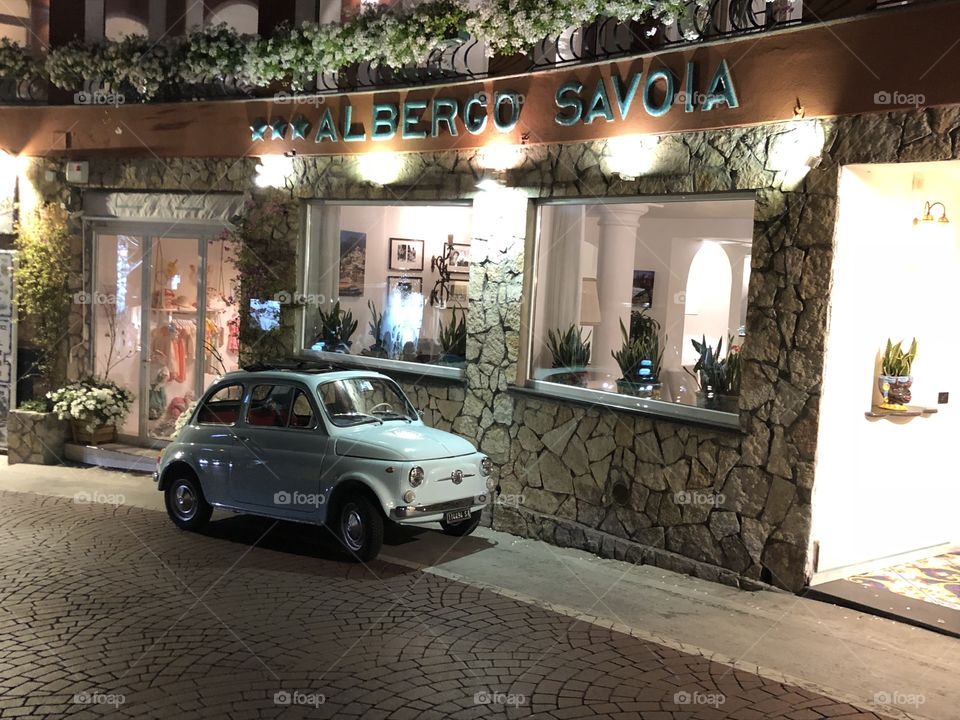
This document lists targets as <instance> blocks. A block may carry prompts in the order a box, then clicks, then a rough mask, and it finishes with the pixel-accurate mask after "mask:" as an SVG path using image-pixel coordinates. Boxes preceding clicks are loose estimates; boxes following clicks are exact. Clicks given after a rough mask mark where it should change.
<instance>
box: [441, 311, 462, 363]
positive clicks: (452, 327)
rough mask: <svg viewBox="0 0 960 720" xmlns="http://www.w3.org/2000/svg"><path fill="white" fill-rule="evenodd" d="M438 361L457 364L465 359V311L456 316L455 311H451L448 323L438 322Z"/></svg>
mask: <svg viewBox="0 0 960 720" xmlns="http://www.w3.org/2000/svg"><path fill="white" fill-rule="evenodd" d="M437 339H438V340H439V341H440V349H441V350H442V351H443V352H442V353H441V355H440V362H441V363H442V364H444V365H458V364H462V363H464V362H466V360H467V313H466V312H461V313H460V318H459V319H458V318H457V311H456V310H454V311H453V316H452V317H451V318H450V323H449V324H447V325H444V324H443V321H441V322H440V335H439V337H438V338H437Z"/></svg>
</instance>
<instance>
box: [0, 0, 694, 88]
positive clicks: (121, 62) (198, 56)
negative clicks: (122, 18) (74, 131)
mask: <svg viewBox="0 0 960 720" xmlns="http://www.w3.org/2000/svg"><path fill="white" fill-rule="evenodd" d="M709 4H710V0H553V1H552V2H543V0H480V1H479V3H478V4H477V6H476V7H475V8H474V9H468V8H467V7H466V3H461V2H457V1H456V0H427V2H423V3H419V4H417V5H415V6H413V7H412V8H408V9H406V10H403V11H400V12H395V11H393V10H389V9H388V8H386V7H385V6H379V5H378V6H369V5H364V6H362V7H361V9H360V11H359V12H358V13H357V14H356V15H354V16H353V17H351V18H348V19H347V20H346V21H345V22H343V23H327V24H322V25H318V24H316V23H304V24H303V25H300V26H296V27H293V26H289V25H285V26H281V27H279V28H277V30H276V32H275V33H274V34H273V35H272V36H271V37H268V38H264V37H259V36H257V35H244V34H240V33H237V32H236V31H234V30H232V29H231V28H229V27H227V26H226V25H215V26H212V27H206V28H202V29H197V30H193V31H191V32H189V33H187V34H186V35H182V36H178V37H170V38H165V39H163V40H162V41H159V42H154V41H150V40H147V38H144V37H142V36H128V37H126V38H124V39H123V40H119V41H115V42H112V41H107V42H97V43H84V42H80V41H73V42H70V43H67V44H65V45H62V46H60V47H57V48H54V49H53V50H51V51H50V53H49V55H48V56H47V60H46V63H45V64H44V65H43V67H42V68H41V67H39V66H37V65H36V63H35V61H33V60H32V58H30V57H29V55H28V54H27V53H26V52H25V51H24V50H23V49H22V48H20V47H19V46H17V45H16V44H15V43H10V42H8V41H2V43H0V77H5V76H17V77H21V76H23V75H25V74H29V73H40V72H41V71H42V72H43V73H44V74H45V75H46V76H47V77H48V78H49V79H50V81H51V82H52V83H53V84H54V85H56V86H57V87H59V88H62V89H64V90H74V91H75V90H79V89H81V88H82V87H83V83H84V81H85V79H88V78H97V79H99V80H101V81H102V82H104V83H106V84H108V85H109V86H110V87H111V88H112V89H114V90H121V89H123V88H126V89H132V90H133V91H135V92H136V93H137V94H138V95H139V96H140V99H142V100H149V99H151V98H154V97H156V96H157V95H159V94H160V93H161V92H162V91H163V90H164V89H165V88H168V87H176V86H179V85H182V84H188V85H190V84H206V83H210V82H212V81H231V82H234V83H236V84H237V85H238V86H248V87H254V88H262V87H266V86H269V85H270V84H271V83H277V82H280V83H287V84H290V85H291V86H292V87H293V88H294V89H295V90H298V89H301V88H302V87H303V86H304V85H305V83H304V81H303V80H304V78H305V77H312V76H314V75H315V74H316V73H322V72H336V71H338V70H340V69H342V68H345V67H349V66H350V65H352V64H354V63H358V62H361V61H369V62H371V63H373V64H374V65H387V66H390V67H402V66H404V65H419V64H423V63H424V62H425V61H426V60H427V59H428V58H429V57H430V54H431V53H433V52H435V51H438V50H443V49H444V48H445V47H447V46H449V44H450V43H451V42H454V41H456V40H458V39H460V40H462V39H464V38H466V37H467V36H470V37H473V38H474V39H476V40H478V41H480V42H482V43H484V44H485V45H486V49H487V53H488V54H490V55H493V54H495V53H516V52H527V51H529V50H530V49H531V48H532V47H534V46H535V45H537V44H538V43H540V42H542V41H543V40H544V39H545V38H550V37H555V36H557V35H559V34H560V33H562V32H563V31H564V30H565V29H567V28H570V27H576V26H580V25H584V24H587V23H590V22H592V21H594V20H595V19H597V18H601V17H611V18H616V19H617V20H620V21H628V20H640V19H641V18H649V19H651V20H653V21H654V22H656V23H659V24H660V25H665V26H666V25H671V24H673V23H675V22H677V21H678V20H679V19H688V20H689V19H691V16H692V14H695V13H698V12H701V11H702V10H703V9H704V8H706V7H708V6H709Z"/></svg>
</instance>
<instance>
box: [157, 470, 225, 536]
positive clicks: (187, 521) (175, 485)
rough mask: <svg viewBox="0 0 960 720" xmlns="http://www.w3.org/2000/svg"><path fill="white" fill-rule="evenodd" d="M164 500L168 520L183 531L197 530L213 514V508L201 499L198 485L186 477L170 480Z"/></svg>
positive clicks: (201, 492)
mask: <svg viewBox="0 0 960 720" xmlns="http://www.w3.org/2000/svg"><path fill="white" fill-rule="evenodd" d="M164 498H165V500H166V505H167V514H168V515H169V516H170V519H171V520H173V522H174V523H175V524H176V525H177V527H179V528H182V529H184V530H199V529H200V528H202V527H203V526H204V525H206V524H207V521H208V520H209V519H210V515H211V514H213V508H212V507H211V506H210V503H208V502H207V500H206V498H204V497H203V491H202V490H201V489H200V483H199V482H198V481H197V479H196V478H193V477H189V476H187V475H183V476H180V477H175V478H173V479H171V480H170V482H169V483H168V484H167V491H166V493H165V494H164Z"/></svg>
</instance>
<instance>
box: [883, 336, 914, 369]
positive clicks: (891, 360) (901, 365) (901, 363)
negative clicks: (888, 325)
mask: <svg viewBox="0 0 960 720" xmlns="http://www.w3.org/2000/svg"><path fill="white" fill-rule="evenodd" d="M916 357H917V339H916V338H914V339H913V342H912V343H910V349H909V350H904V349H903V340H901V341H900V342H898V343H897V344H896V345H894V344H893V341H891V340H890V339H889V338H887V347H886V348H885V349H884V351H883V362H882V364H881V369H880V373H881V374H882V375H890V376H892V377H903V376H904V375H909V374H910V370H911V369H912V368H913V361H914V360H915V359H916Z"/></svg>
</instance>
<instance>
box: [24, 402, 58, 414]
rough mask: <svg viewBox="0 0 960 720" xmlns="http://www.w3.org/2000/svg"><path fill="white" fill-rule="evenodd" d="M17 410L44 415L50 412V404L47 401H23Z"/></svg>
mask: <svg viewBox="0 0 960 720" xmlns="http://www.w3.org/2000/svg"><path fill="white" fill-rule="evenodd" d="M17 409H18V410H27V411H29V412H38V413H45V412H50V409H51V403H50V401H49V400H24V401H23V402H21V403H20V407H18V408H17Z"/></svg>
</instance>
